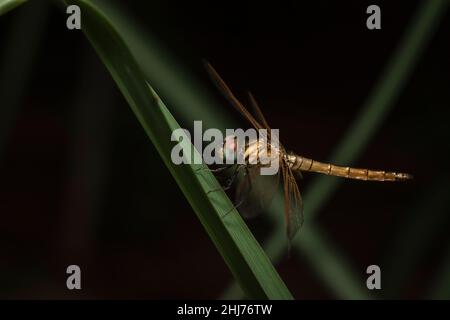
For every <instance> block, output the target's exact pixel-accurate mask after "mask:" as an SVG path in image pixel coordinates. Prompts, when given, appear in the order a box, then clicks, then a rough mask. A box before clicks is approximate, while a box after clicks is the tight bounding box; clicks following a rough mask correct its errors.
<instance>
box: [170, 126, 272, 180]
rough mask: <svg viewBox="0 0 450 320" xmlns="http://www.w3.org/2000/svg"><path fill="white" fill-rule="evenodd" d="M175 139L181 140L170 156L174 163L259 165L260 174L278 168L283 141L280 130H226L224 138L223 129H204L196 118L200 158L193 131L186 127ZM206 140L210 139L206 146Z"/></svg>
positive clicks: (180, 130)
mask: <svg viewBox="0 0 450 320" xmlns="http://www.w3.org/2000/svg"><path fill="white" fill-rule="evenodd" d="M171 140H172V141H177V142H178V143H177V144H176V145H175V146H174V147H173V149H172V152H171V155H170V156H171V159H172V162H173V163H174V164H177V165H179V164H202V163H205V164H207V165H212V164H218V165H223V164H227V165H232V164H239V165H246V164H249V165H256V164H258V165H259V166H260V173H261V175H275V174H277V173H278V170H279V165H280V164H279V161H280V142H279V130H278V129H270V130H269V131H268V130H266V129H259V130H256V129H253V128H250V129H247V130H245V131H244V130H243V129H240V128H239V129H226V130H225V138H224V136H223V133H222V131H220V130H219V129H215V128H210V129H206V130H205V131H203V125H202V121H194V139H193V145H194V147H195V149H196V150H197V151H198V152H199V154H200V157H198V155H197V154H196V153H195V152H194V150H192V145H191V142H192V139H191V134H190V132H189V131H188V130H186V129H182V128H179V129H176V130H174V131H173V132H172V136H171ZM203 142H209V143H208V144H207V145H206V146H205V147H203Z"/></svg>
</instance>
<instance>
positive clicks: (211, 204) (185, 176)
mask: <svg viewBox="0 0 450 320" xmlns="http://www.w3.org/2000/svg"><path fill="white" fill-rule="evenodd" d="M65 3H66V4H76V5H78V6H80V8H81V11H82V14H83V21H82V29H83V32H84V33H85V34H86V36H87V37H88V39H89V41H90V42H91V44H92V45H93V47H94V48H95V50H96V51H97V53H98V54H99V56H100V58H101V59H102V61H103V63H104V64H105V66H106V67H107V69H108V71H109V72H110V73H111V75H112V77H113V79H114V81H115V82H116V83H117V85H118V87H119V89H120V91H121V92H122V94H123V95H124V97H125V99H126V100H127V102H128V104H129V105H130V107H131V109H132V110H133V112H134V114H135V115H136V117H137V119H138V120H139V122H140V124H141V125H142V127H143V128H144V130H145V132H146V133H147V135H148V136H149V138H150V140H151V141H152V142H153V144H154V145H155V147H156V149H157V150H158V152H159V154H160V156H161V158H162V159H163V161H164V163H165V164H166V166H167V167H168V169H169V170H170V172H171V174H172V175H173V177H174V178H175V180H176V182H177V184H178V185H179V187H180V188H181V190H182V191H183V193H184V195H185V196H186V198H187V200H188V201H189V203H190V204H191V206H192V207H193V209H194V211H195V213H196V214H197V217H198V218H199V220H200V221H201V223H202V224H203V226H204V228H205V229H206V231H207V232H208V234H209V236H210V238H211V240H212V241H213V242H214V244H215V245H216V247H217V249H218V250H219V252H220V254H221V255H222V257H223V259H224V260H225V262H226V263H227V265H228V267H229V268H230V270H231V272H232V273H233V275H234V277H235V278H236V280H237V281H238V282H239V283H240V285H241V286H242V288H243V289H244V291H245V292H246V294H247V295H248V297H250V298H258V299H292V296H291V294H290V292H289V291H288V290H287V288H286V286H285V285H284V283H283V281H282V280H281V278H280V276H279V275H278V273H277V272H276V271H275V268H274V267H273V266H272V264H271V263H270V260H269V259H268V258H267V256H266V255H265V253H264V251H263V250H262V249H261V247H260V246H259V244H258V243H257V241H256V240H255V238H254V237H253V235H252V234H251V232H250V231H249V229H248V228H247V226H246V225H245V223H244V222H243V221H242V219H241V218H240V216H239V214H238V213H237V211H236V210H234V209H233V205H232V203H231V202H230V200H229V199H228V197H227V196H226V194H225V193H224V192H222V191H217V192H214V193H212V194H211V195H210V196H208V194H207V191H208V190H211V189H216V188H219V187H220V185H219V184H218V182H217V180H216V179H215V178H214V176H213V175H212V174H211V173H210V172H209V171H207V170H204V171H201V173H199V172H198V171H197V169H199V168H201V167H199V166H194V165H181V166H177V165H174V164H173V162H172V161H171V158H170V154H171V149H172V147H173V146H174V143H173V142H171V141H170V136H171V134H172V131H173V130H175V129H177V128H179V126H178V124H177V122H176V121H175V119H174V118H173V117H172V116H171V114H170V112H169V111H168V110H167V108H166V107H165V106H164V104H163V103H162V102H161V100H160V99H159V97H158V96H157V95H156V93H155V92H154V91H153V90H152V89H150V90H149V88H148V87H147V85H146V82H145V78H144V75H143V73H142V71H141V70H140V68H139V66H138V64H137V63H136V61H135V60H134V58H133V56H132V54H131V52H130V51H129V49H128V48H127V46H126V44H125V42H124V41H123V40H122V38H121V37H120V35H119V34H118V33H117V32H116V30H115V28H114V27H113V25H112V24H111V23H110V21H109V20H108V18H107V17H106V16H105V15H104V14H103V13H102V12H101V11H100V10H99V9H98V8H97V7H96V6H94V5H93V4H92V3H90V2H89V1H87V0H71V1H69V0H67V1H65ZM182 144H183V145H184V146H186V147H189V148H191V147H192V145H191V144H190V142H188V140H187V139H183V141H182ZM193 154H194V157H196V158H199V157H200V155H199V154H198V153H197V152H196V151H195V150H194V152H193ZM193 250H194V248H193Z"/></svg>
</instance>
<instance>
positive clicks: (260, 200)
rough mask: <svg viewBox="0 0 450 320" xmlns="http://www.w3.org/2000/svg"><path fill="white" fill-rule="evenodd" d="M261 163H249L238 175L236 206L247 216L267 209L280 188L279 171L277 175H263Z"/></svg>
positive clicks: (252, 215) (255, 214) (253, 215)
mask: <svg viewBox="0 0 450 320" xmlns="http://www.w3.org/2000/svg"><path fill="white" fill-rule="evenodd" d="M260 169H261V165H248V166H245V167H244V170H243V171H242V172H240V173H241V174H240V175H239V177H237V186H236V189H235V206H236V207H237V209H238V211H239V212H240V213H241V214H242V216H244V217H245V218H253V217H256V216H257V215H258V214H260V213H261V212H262V211H264V210H267V209H268V208H269V206H270V204H271V203H272V200H273V198H274V195H275V194H276V192H277V190H278V185H279V181H280V174H279V171H278V173H277V174H275V175H261V173H260Z"/></svg>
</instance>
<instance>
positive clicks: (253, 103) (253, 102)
mask: <svg viewBox="0 0 450 320" xmlns="http://www.w3.org/2000/svg"><path fill="white" fill-rule="evenodd" d="M247 94H248V99H249V100H250V105H251V106H252V109H253V111H254V112H253V113H254V115H255V117H256V119H257V121H258V122H259V123H260V124H262V125H263V126H264V128H265V129H267V130H268V131H269V132H270V126H269V123H268V122H267V120H266V118H265V117H264V114H263V113H262V111H261V108H260V107H259V105H258V103H257V102H256V99H255V97H254V96H253V94H252V93H251V92H250V91H249V92H247Z"/></svg>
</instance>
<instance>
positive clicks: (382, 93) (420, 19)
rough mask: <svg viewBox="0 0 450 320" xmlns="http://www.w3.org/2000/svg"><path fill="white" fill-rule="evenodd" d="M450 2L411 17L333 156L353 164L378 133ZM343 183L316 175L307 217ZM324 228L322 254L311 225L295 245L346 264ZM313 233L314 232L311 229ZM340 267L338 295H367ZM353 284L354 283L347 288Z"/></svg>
mask: <svg viewBox="0 0 450 320" xmlns="http://www.w3.org/2000/svg"><path fill="white" fill-rule="evenodd" d="M447 5H448V1H446V0H437V1H422V3H421V4H420V6H419V7H418V9H417V10H416V13H415V14H414V16H413V17H412V18H411V22H410V24H409V26H408V27H407V29H406V34H405V36H404V37H403V39H402V40H401V42H400V44H399V46H398V48H397V49H396V51H395V52H394V54H393V55H392V58H391V59H390V61H389V63H388V64H387V66H386V69H385V71H384V73H383V74H382V75H381V77H380V78H379V80H378V82H377V84H376V85H375V87H374V88H373V90H372V93H371V94H370V95H369V97H368V99H367V102H366V103H365V104H364V106H363V108H362V110H361V112H360V114H359V115H358V116H357V118H356V120H355V121H354V123H353V124H352V126H351V127H350V128H349V130H348V131H347V133H346V134H345V135H344V137H343V138H342V140H341V142H340V143H339V145H338V146H337V148H336V149H335V151H334V152H333V153H332V156H331V158H330V162H334V163H337V164H346V165H352V164H353V163H354V162H355V161H356V159H357V158H358V157H359V156H360V155H361V154H362V152H363V151H364V147H365V146H366V145H367V143H368V142H369V140H370V139H371V138H372V137H373V135H374V134H375V132H376V130H377V129H378V128H379V126H380V125H381V123H382V121H383V120H384V118H385V117H386V115H387V113H388V112H389V110H390V109H391V108H392V107H393V105H394V102H395V99H396V98H397V97H398V96H399V94H400V92H401V90H402V88H403V87H404V85H405V83H406V81H407V80H408V78H409V76H410V74H411V73H412V71H413V68H414V66H415V64H416V62H417V61H418V59H419V57H420V56H421V54H422V52H423V51H424V50H425V47H426V45H427V43H428V42H429V40H430V39H431V37H432V34H433V31H434V30H435V29H436V26H437V25H438V23H439V21H440V19H441V17H442V16H443V15H444V13H445V9H446V7H447ZM340 183H342V180H341V179H337V178H331V177H328V176H318V177H317V178H316V179H315V180H314V182H313V183H312V186H311V187H310V189H308V192H307V193H306V194H305V197H304V203H305V216H306V219H307V220H306V223H308V221H309V223H310V224H311V221H312V219H313V218H314V217H315V216H316V215H318V213H319V212H320V210H321V209H322V207H323V206H324V205H325V203H326V202H327V201H328V200H329V199H330V197H331V196H332V194H333V193H334V192H335V191H336V190H337V188H338V186H339V185H340ZM279 209H280V208H277V209H276V210H272V212H271V213H272V215H271V216H272V217H273V219H278V212H279V211H278V210H279ZM278 228H284V226H282V225H279V224H278ZM305 229H306V228H305ZM276 232H280V231H276ZM318 232H319V231H317V230H316V233H315V234H314V233H312V234H313V236H314V238H315V239H316V240H317V241H320V244H319V243H314V242H312V243H313V244H314V245H317V246H318V247H321V250H322V254H321V255H320V256H319V255H315V256H312V255H310V254H311V251H310V248H309V247H308V246H305V245H304V244H303V243H302V242H304V241H305V242H308V237H309V236H308V232H307V231H306V234H307V235H306V238H307V239H306V240H305V239H304V236H303V235H300V236H297V238H296V239H295V242H294V245H295V249H296V250H297V251H298V252H299V253H300V254H307V255H308V254H309V256H310V257H311V262H313V263H314V265H316V266H321V265H322V261H321V259H319V258H324V261H328V262H331V261H333V263H334V265H335V266H344V265H346V263H345V259H344V257H342V256H340V255H337V254H336V253H335V252H336V248H333V247H332V245H331V243H327V242H325V241H324V240H323V239H324V238H323V236H322V235H321V234H320V233H318ZM309 233H310V235H311V232H309ZM319 239H322V240H319ZM272 241H279V242H280V243H272V242H269V243H268V244H267V247H272V248H277V250H276V252H274V253H273V254H272V255H270V254H269V257H270V258H271V259H272V261H277V258H279V257H281V256H282V252H283V250H284V247H285V245H284V243H281V241H283V240H282V239H281V238H280V237H274V238H273V240H272ZM310 243H311V242H310ZM338 268H339V269H340V270H341V272H342V274H341V277H342V279H340V281H335V280H336V279H335V277H334V275H333V274H328V273H327V274H325V273H324V272H325V271H327V270H328V271H332V270H333V269H332V268H330V269H327V270H325V269H322V277H326V279H328V280H327V281H328V282H327V283H328V285H329V286H331V287H332V288H334V289H333V291H334V292H335V293H337V294H338V297H339V298H347V299H352V298H353V299H364V298H367V294H365V293H364V291H363V290H364V289H363V287H362V285H363V284H361V283H360V281H358V280H357V279H355V278H354V277H353V276H352V273H351V272H350V271H349V270H346V269H344V268H341V267H338ZM316 270H321V269H316ZM233 288H236V286H234V285H232V286H231V289H230V288H229V289H227V291H226V297H232V296H233V297H238V296H239V292H238V291H233ZM347 288H349V289H348V290H347ZM356 288H359V289H356Z"/></svg>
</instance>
